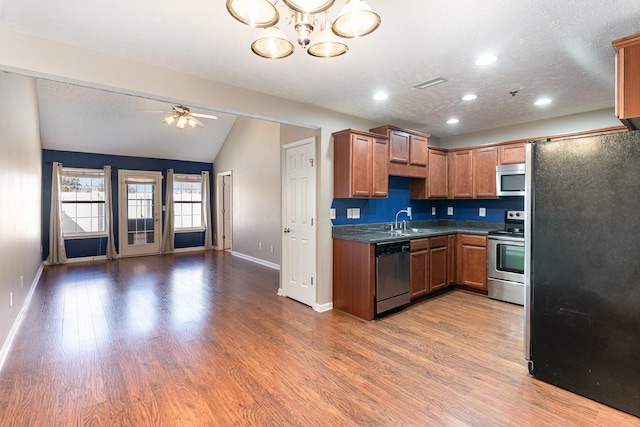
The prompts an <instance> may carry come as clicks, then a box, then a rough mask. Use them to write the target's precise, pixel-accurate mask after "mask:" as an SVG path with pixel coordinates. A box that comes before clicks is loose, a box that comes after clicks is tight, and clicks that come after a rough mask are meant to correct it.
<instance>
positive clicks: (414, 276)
mask: <svg viewBox="0 0 640 427" xmlns="http://www.w3.org/2000/svg"><path fill="white" fill-rule="evenodd" d="M428 260H429V250H428V249H423V250H419V251H415V252H411V271H410V273H411V275H410V277H411V279H410V280H411V298H412V299H413V298H418V297H421V296H423V295H426V294H428V293H429V282H428Z"/></svg>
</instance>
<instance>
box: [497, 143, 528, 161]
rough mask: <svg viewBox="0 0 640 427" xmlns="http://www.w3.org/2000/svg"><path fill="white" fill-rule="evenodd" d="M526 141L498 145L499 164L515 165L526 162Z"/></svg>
mask: <svg viewBox="0 0 640 427" xmlns="http://www.w3.org/2000/svg"><path fill="white" fill-rule="evenodd" d="M524 147H525V143H524V142H517V143H514V144H503V145H499V146H498V164H499V165H513V164H516V163H524V158H525V148H524Z"/></svg>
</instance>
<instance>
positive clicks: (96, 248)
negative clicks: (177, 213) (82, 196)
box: [42, 150, 213, 259]
mask: <svg viewBox="0 0 640 427" xmlns="http://www.w3.org/2000/svg"><path fill="white" fill-rule="evenodd" d="M53 162H60V163H62V165H63V166H64V167H69V168H87V169H102V168H103V167H104V166H105V165H110V166H111V183H112V189H111V197H112V200H113V222H114V224H113V232H114V234H115V243H116V248H118V244H119V241H118V240H119V239H118V225H119V221H118V170H119V169H126V170H144V171H158V172H162V176H163V178H165V179H163V180H162V204H163V205H164V202H165V200H164V199H165V182H166V174H167V169H173V170H174V172H175V173H184V174H199V173H200V172H202V171H209V189H210V193H211V194H213V164H212V163H202V162H188V161H183V160H169V159H153V158H144V157H129V156H113V155H106V154H92V153H78V152H72V151H56V150H42V249H43V251H42V252H43V254H42V256H43V259H47V257H48V256H49V217H50V211H51V171H52V167H53ZM210 199H211V200H210V201H209V202H210V207H211V212H212V217H213V197H210ZM163 221H164V213H163ZM211 221H212V223H213V218H211ZM106 240H107V239H106V237H102V238H87V239H68V240H65V248H66V251H67V257H68V258H79V257H92V256H100V255H105V254H106ZM203 245H204V232H196V233H176V235H175V247H176V249H180V248H189V247H197V246H203Z"/></svg>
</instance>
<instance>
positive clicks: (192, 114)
mask: <svg viewBox="0 0 640 427" xmlns="http://www.w3.org/2000/svg"><path fill="white" fill-rule="evenodd" d="M190 114H191V116H192V117H200V118H202V119H213V120H218V117H217V116H212V115H211V114H200V113H190Z"/></svg>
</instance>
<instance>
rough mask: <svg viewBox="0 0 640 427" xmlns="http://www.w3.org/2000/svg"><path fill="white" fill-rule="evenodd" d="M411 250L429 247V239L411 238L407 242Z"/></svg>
mask: <svg viewBox="0 0 640 427" xmlns="http://www.w3.org/2000/svg"><path fill="white" fill-rule="evenodd" d="M409 248H410V250H411V252H413V251H420V250H423V249H429V239H413V240H412V241H411V242H410V243H409Z"/></svg>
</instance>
